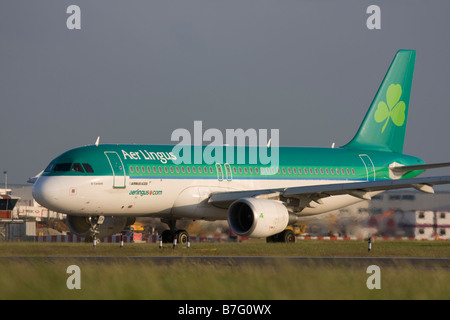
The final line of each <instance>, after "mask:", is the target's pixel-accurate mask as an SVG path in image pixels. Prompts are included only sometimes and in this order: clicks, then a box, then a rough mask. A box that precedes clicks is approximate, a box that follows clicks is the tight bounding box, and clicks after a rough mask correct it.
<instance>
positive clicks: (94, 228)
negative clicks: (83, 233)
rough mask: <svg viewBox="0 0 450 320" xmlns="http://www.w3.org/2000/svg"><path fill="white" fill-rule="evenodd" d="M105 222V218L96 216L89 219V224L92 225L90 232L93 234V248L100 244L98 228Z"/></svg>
mask: <svg viewBox="0 0 450 320" xmlns="http://www.w3.org/2000/svg"><path fill="white" fill-rule="evenodd" d="M104 221H105V217H104V216H96V217H89V223H90V224H91V227H90V229H89V230H90V232H91V238H92V246H93V247H94V248H95V247H96V246H97V244H98V243H99V242H100V239H98V238H97V235H98V234H99V233H100V231H99V230H98V227H99V226H100V225H101V224H103V222H104Z"/></svg>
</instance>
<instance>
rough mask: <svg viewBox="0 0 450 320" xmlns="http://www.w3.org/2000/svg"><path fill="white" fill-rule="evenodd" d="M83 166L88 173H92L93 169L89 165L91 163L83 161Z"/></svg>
mask: <svg viewBox="0 0 450 320" xmlns="http://www.w3.org/2000/svg"><path fill="white" fill-rule="evenodd" d="M83 167H84V169H85V170H86V172H89V173H93V172H94V169H92V167H91V165H90V164H89V163H83Z"/></svg>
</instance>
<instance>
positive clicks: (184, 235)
mask: <svg viewBox="0 0 450 320" xmlns="http://www.w3.org/2000/svg"><path fill="white" fill-rule="evenodd" d="M176 235H177V242H178V243H179V244H186V243H187V242H188V238H189V233H188V232H187V231H186V230H177V232H176Z"/></svg>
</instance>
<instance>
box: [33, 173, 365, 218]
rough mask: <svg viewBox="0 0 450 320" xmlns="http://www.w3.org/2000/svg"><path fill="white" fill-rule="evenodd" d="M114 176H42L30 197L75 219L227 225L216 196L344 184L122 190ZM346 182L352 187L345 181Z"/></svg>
mask: <svg viewBox="0 0 450 320" xmlns="http://www.w3.org/2000/svg"><path fill="white" fill-rule="evenodd" d="M113 179H114V177H113V176H90V177H82V176H72V177H69V176H42V177H40V178H39V179H38V180H37V181H36V183H35V186H34V189H33V196H34V198H35V199H36V200H37V201H38V202H39V203H40V204H41V205H43V206H45V207H47V208H49V209H51V210H54V211H57V212H62V213H66V214H69V215H78V216H98V215H103V216H134V217H139V216H154V217H167V218H174V219H205V220H225V219H226V218H227V211H226V210H225V209H219V208H216V207H213V206H211V205H210V204H208V198H209V197H210V195H211V194H212V193H214V192H226V191H238V190H239V191H243V190H255V189H267V188H281V187H282V188H286V187H295V186H297V187H298V186H311V185H319V184H331V183H342V180H339V181H337V180H312V179H303V180H302V179H295V180H294V179H280V180H274V179H254V180H253V179H242V180H233V181H226V180H223V181H218V180H217V179H186V178H169V179H141V178H134V177H132V178H130V177H129V176H127V177H126V178H125V179H126V181H125V187H122V188H117V187H113ZM348 182H353V181H351V180H349V181H348ZM359 201H361V199H360V198H356V197H353V196H350V195H342V196H333V197H328V198H324V199H323V203H322V204H321V205H318V206H317V207H313V208H309V207H308V208H305V209H304V210H303V211H302V212H301V214H302V215H313V214H320V213H324V212H328V211H331V210H334V209H337V208H341V207H345V206H348V205H351V204H353V203H356V202H359Z"/></svg>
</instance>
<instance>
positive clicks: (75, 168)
mask: <svg viewBox="0 0 450 320" xmlns="http://www.w3.org/2000/svg"><path fill="white" fill-rule="evenodd" d="M72 171H75V172H81V173H84V169H83V167H82V166H81V163H74V164H73V166H72Z"/></svg>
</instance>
